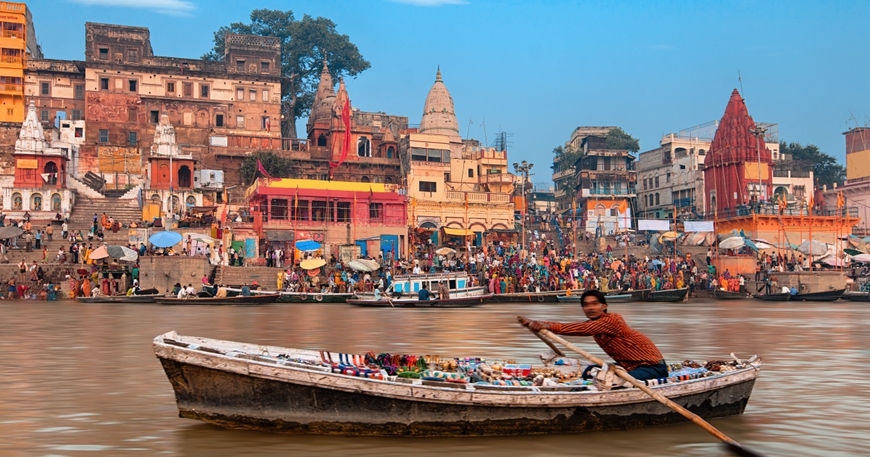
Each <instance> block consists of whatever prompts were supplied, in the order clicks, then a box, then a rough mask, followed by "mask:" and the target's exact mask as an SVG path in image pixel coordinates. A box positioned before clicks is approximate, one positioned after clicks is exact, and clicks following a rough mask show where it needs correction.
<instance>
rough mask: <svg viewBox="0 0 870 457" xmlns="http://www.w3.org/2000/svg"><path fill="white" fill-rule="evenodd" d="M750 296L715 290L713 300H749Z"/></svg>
mask: <svg viewBox="0 0 870 457" xmlns="http://www.w3.org/2000/svg"><path fill="white" fill-rule="evenodd" d="M748 297H749V294H746V293H743V292H732V291H729V290H722V289H714V290H713V298H718V299H719V300H742V299H744V298H748Z"/></svg>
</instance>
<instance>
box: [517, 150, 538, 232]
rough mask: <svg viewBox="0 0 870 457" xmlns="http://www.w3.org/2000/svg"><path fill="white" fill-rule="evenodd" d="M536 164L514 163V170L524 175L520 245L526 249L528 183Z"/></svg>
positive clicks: (521, 190)
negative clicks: (530, 173)
mask: <svg viewBox="0 0 870 457" xmlns="http://www.w3.org/2000/svg"><path fill="white" fill-rule="evenodd" d="M534 166H535V164H533V163H529V162H527V161H525V160H523V161H522V162H520V163H519V164H516V163H515V164H514V171H516V172H517V173H519V174H520V175H522V177H523V187H522V189H520V192H522V196H523V209H522V213H521V214H520V217H521V218H522V219H521V226H522V230H523V237H522V244H521V245H520V246H521V248H522V249H525V247H526V215H527V214H528V205H527V204H526V183H527V182H528V181H529V170H531V169H532V167H534Z"/></svg>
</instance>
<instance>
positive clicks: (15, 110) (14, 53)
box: [0, 2, 42, 123]
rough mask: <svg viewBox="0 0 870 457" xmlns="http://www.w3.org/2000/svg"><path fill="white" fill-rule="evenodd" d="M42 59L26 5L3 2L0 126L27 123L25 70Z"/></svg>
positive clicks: (0, 7)
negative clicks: (25, 120) (37, 59)
mask: <svg viewBox="0 0 870 457" xmlns="http://www.w3.org/2000/svg"><path fill="white" fill-rule="evenodd" d="M32 58H42V51H41V50H40V48H39V45H38V44H37V43H36V31H35V30H34V28H33V19H32V18H31V17H30V11H29V10H28V9H27V5H25V4H24V3H17V2H0V123H2V122H16V123H21V122H24V115H25V114H27V107H26V106H25V105H24V68H25V67H26V63H27V59H32Z"/></svg>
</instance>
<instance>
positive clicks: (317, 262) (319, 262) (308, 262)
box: [299, 259, 326, 270]
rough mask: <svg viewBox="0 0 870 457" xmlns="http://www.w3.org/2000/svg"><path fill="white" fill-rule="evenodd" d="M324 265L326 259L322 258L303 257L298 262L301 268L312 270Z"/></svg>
mask: <svg viewBox="0 0 870 457" xmlns="http://www.w3.org/2000/svg"><path fill="white" fill-rule="evenodd" d="M324 265H326V261H325V260H323V259H305V260H303V261H302V262H301V263H300V264H299V266H300V267H302V269H303V270H314V269H317V268H320V267H322V266H324Z"/></svg>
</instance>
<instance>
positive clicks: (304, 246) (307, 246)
mask: <svg viewBox="0 0 870 457" xmlns="http://www.w3.org/2000/svg"><path fill="white" fill-rule="evenodd" d="M296 249H299V250H300V251H303V252H313V251H316V250H318V249H320V243H318V242H317V241H313V240H299V241H297V242H296Z"/></svg>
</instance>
